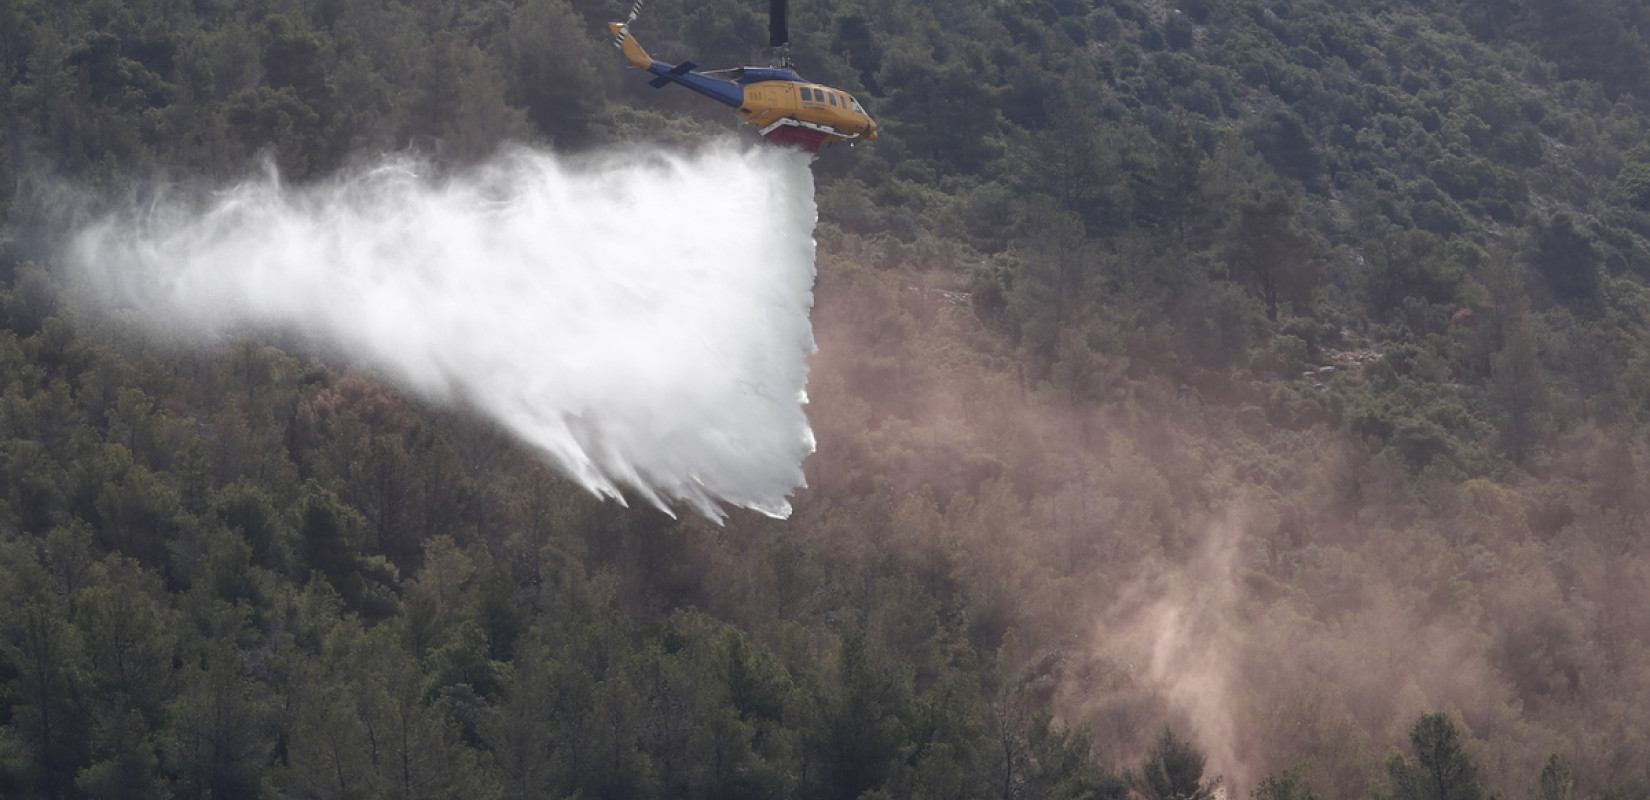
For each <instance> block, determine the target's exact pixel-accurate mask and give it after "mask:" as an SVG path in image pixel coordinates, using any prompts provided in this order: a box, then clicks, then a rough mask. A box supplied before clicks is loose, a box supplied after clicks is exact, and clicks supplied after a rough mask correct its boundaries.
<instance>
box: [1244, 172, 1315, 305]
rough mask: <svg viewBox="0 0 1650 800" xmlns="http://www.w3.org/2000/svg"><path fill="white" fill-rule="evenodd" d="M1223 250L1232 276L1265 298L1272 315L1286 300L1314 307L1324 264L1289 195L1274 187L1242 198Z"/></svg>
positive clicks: (1288, 303) (1263, 299)
mask: <svg viewBox="0 0 1650 800" xmlns="http://www.w3.org/2000/svg"><path fill="white" fill-rule="evenodd" d="M1223 250H1224V252H1225V257H1226V263H1227V265H1228V267H1229V268H1230V270H1231V274H1232V279H1233V280H1234V281H1236V282H1238V283H1240V284H1243V285H1245V286H1247V287H1249V288H1250V289H1251V290H1252V291H1254V292H1255V293H1256V294H1258V295H1259V296H1260V299H1261V302H1263V303H1265V304H1266V316H1267V318H1268V319H1272V320H1276V319H1278V312H1279V308H1280V306H1282V305H1284V304H1287V305H1288V306H1289V308H1290V310H1292V311H1294V312H1295V313H1304V312H1307V311H1308V310H1309V309H1310V308H1311V302H1312V298H1313V294H1314V293H1315V292H1316V291H1317V288H1318V279H1319V272H1320V266H1319V264H1318V261H1317V259H1316V258H1315V254H1314V253H1313V248H1312V237H1311V236H1310V235H1309V234H1308V233H1307V232H1306V230H1305V229H1304V228H1303V227H1301V224H1300V222H1299V221H1298V220H1297V219H1296V218H1295V207H1294V204H1293V203H1291V202H1290V200H1289V196H1288V195H1286V194H1284V193H1283V192H1281V191H1278V190H1269V191H1261V192H1257V193H1254V194H1251V195H1249V196H1247V197H1245V198H1243V199H1242V200H1240V201H1239V202H1238V207H1237V210H1236V213H1235V215H1234V216H1233V218H1232V222H1231V224H1230V226H1229V227H1228V229H1227V232H1226V235H1225V246H1224V248H1223Z"/></svg>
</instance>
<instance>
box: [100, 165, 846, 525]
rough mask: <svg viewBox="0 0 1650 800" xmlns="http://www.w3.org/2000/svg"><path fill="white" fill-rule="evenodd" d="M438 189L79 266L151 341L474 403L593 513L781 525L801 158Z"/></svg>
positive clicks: (800, 361)
mask: <svg viewBox="0 0 1650 800" xmlns="http://www.w3.org/2000/svg"><path fill="white" fill-rule="evenodd" d="M426 171H427V170H426V169H425V168H424V165H422V164H421V163H419V162H416V161H410V160H404V159H394V160H388V161H385V162H382V163H381V164H379V165H378V166H377V167H375V168H372V169H369V170H365V171H360V172H356V173H353V174H350V175H347V176H344V177H340V178H337V179H335V180H333V181H331V182H328V183H325V184H323V185H318V186H312V187H302V188H293V187H285V186H282V185H281V184H280V182H279V180H278V179H277V177H276V176H274V175H269V176H268V177H267V178H266V179H264V180H260V181H254V182H249V183H246V184H243V185H240V186H236V187H234V188H232V189H228V190H226V191H221V192H218V193H215V194H214V195H212V196H211V197H210V198H208V199H207V200H206V201H205V202H186V201H182V200H179V201H167V200H164V199H163V200H162V201H159V202H156V203H152V204H150V205H149V206H147V207H145V208H143V209H141V210H135V211H132V212H129V213H125V214H121V215H117V216H111V217H108V218H105V219H103V220H102V221H100V222H98V223H97V224H94V225H91V226H89V227H87V228H85V229H83V230H81V231H80V232H79V234H78V235H77V236H76V237H75V240H74V246H73V247H72V250H71V253H72V255H71V257H70V259H69V260H70V261H71V263H72V264H73V265H74V266H75V267H76V268H77V269H78V270H79V271H80V273H81V274H82V275H83V276H84V277H87V278H90V279H91V282H92V283H93V284H94V285H98V286H101V287H104V288H105V289H106V290H107V291H108V293H109V294H110V297H111V299H112V300H113V302H116V303H118V304H120V305H123V306H130V307H133V308H136V309H137V310H138V311H139V312H140V314H141V315H142V317H143V318H144V319H146V320H148V321H149V322H150V323H151V324H152V325H153V326H155V327H156V329H157V330H158V331H164V332H166V333H169V334H179V333H181V334H183V335H184V336H186V337H187V338H189V339H191V340H196V339H198V340H203V341H212V340H214V339H215V338H216V337H218V336H220V335H222V334H223V333H226V332H229V331H236V330H244V329H247V328H251V329H254V330H294V331H298V332H300V333H303V334H305V335H308V336H312V337H315V338H317V339H320V340H322V341H325V342H328V343H331V344H332V345H335V346H337V347H338V348H341V350H342V352H343V353H344V354H346V355H347V356H348V357H350V358H352V359H354V360H356V361H358V362H360V363H362V364H365V365H368V366H370V367H373V368H375V369H378V370H380V371H381V372H383V373H384V374H386V375H388V376H390V377H391V378H393V379H394V380H397V381H399V382H400V383H401V384H403V385H404V386H406V387H408V388H410V389H412V390H415V391H417V392H418V393H420V394H422V395H423V396H425V397H428V398H431V399H433V400H437V401H448V402H451V401H462V402H464V403H467V404H470V405H472V406H474V407H475V408H478V409H480V410H481V411H483V412H484V413H486V414H488V415H489V416H491V417H492V418H494V419H496V420H497V421H498V422H499V423H501V424H502V425H504V426H505V427H506V428H508V429H509V430H511V431H513V432H514V433H515V434H516V435H517V436H519V437H520V438H521V439H522V440H523V441H525V442H527V443H528V444H530V445H533V446H535V447H537V448H538V449H540V450H542V451H543V452H544V453H545V454H546V455H547V456H549V458H550V459H551V460H552V461H553V462H554V463H555V464H556V465H558V466H559V467H560V468H561V469H562V470H564V471H565V472H566V473H567V474H568V475H570V476H571V477H573V478H574V479H576V480H577V481H578V482H579V483H581V484H583V485H584V486H585V487H586V488H587V489H589V490H591V491H592V492H595V493H597V494H599V495H603V496H606V497H611V498H615V499H619V500H620V501H621V502H622V501H623V497H622V495H621V494H620V490H621V488H629V489H631V490H633V491H635V492H637V493H639V494H640V495H641V496H643V497H646V498H648V499H649V500H651V501H652V502H654V503H655V504H657V505H658V506H659V507H660V508H662V509H667V510H668V505H669V504H670V502H671V501H684V502H686V503H688V504H691V505H692V506H693V507H695V508H697V509H698V510H699V511H700V512H702V513H704V514H705V515H706V516H709V517H711V518H713V519H720V518H721V516H722V510H721V507H720V506H719V504H718V503H719V501H720V502H726V503H731V504H735V505H739V506H745V507H748V508H752V509H756V510H758V511H761V512H764V513H767V514H770V515H773V516H777V517H784V516H787V515H788V514H789V513H790V504H789V502H788V501H787V497H788V496H789V494H790V493H791V492H792V491H793V490H794V489H795V488H796V487H798V486H800V485H802V483H803V475H802V468H801V461H802V459H803V457H805V456H806V455H807V454H808V453H810V452H812V450H813V434H812V432H811V431H810V430H809V427H808V423H807V419H806V418H805V417H804V415H803V409H802V405H803V403H805V402H806V399H805V396H804V394H803V388H804V384H805V382H806V379H807V364H806V357H807V355H808V354H809V353H811V352H812V351H813V349H814V340H813V331H812V328H811V327H810V324H809V320H808V312H809V309H810V307H811V306H812V302H813V294H812V292H813V278H814V244H813V238H812V234H813V226H814V222H815V218H816V212H815V206H814V201H813V178H812V175H811V173H810V172H809V167H808V161H807V156H806V155H803V154H799V153H795V152H790V151H779V150H775V149H769V148H760V149H754V150H747V151H736V150H734V149H732V148H725V149H721V150H712V151H709V152H705V153H702V154H698V155H693V156H665V155H659V154H651V155H646V156H638V157H636V158H632V159H627V158H621V157H617V156H614V157H612V158H609V159H607V160H604V161H601V162H600V163H587V164H584V165H582V166H575V165H571V164H569V163H567V162H566V161H565V160H564V159H561V158H558V157H557V156H554V155H551V154H547V153H543V152H536V151H529V150H518V151H515V152H513V153H509V154H507V155H504V156H501V157H499V158H497V159H495V160H494V161H493V162H491V163H489V164H486V165H483V166H481V167H478V168H476V169H474V170H470V171H466V172H463V173H460V174H457V175H452V176H447V177H443V178H440V179H432V178H428V177H425V176H424V174H423V173H424V172H426Z"/></svg>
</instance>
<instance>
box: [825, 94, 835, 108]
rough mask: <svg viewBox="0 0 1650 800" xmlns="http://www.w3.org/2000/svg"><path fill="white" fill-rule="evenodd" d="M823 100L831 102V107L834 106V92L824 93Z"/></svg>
mask: <svg viewBox="0 0 1650 800" xmlns="http://www.w3.org/2000/svg"><path fill="white" fill-rule="evenodd" d="M825 99H827V100H829V101H831V105H833V106H834V105H836V92H826V93H825Z"/></svg>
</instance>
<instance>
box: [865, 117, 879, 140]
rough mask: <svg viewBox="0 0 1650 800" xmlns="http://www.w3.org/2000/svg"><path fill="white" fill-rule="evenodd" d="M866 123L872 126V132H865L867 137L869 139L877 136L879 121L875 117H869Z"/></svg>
mask: <svg viewBox="0 0 1650 800" xmlns="http://www.w3.org/2000/svg"><path fill="white" fill-rule="evenodd" d="M866 123H868V125H869V126H870V132H869V133H867V134H865V138H866V139H867V140H870V139H875V138H877V121H876V120H874V119H868V120H866Z"/></svg>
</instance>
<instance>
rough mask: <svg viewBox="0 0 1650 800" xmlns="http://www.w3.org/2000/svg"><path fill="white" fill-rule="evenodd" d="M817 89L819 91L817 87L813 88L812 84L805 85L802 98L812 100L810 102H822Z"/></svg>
mask: <svg viewBox="0 0 1650 800" xmlns="http://www.w3.org/2000/svg"><path fill="white" fill-rule="evenodd" d="M817 91H818V90H816V89H814V88H813V87H811V86H804V87H802V99H803V100H806V101H808V102H810V103H818V102H820V99H819V95H818V94H816V92H817Z"/></svg>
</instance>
